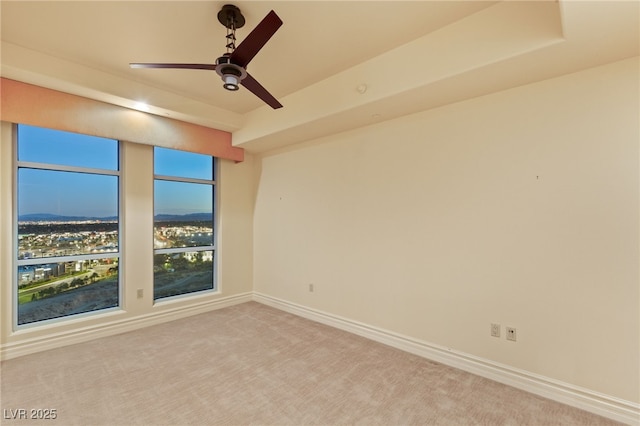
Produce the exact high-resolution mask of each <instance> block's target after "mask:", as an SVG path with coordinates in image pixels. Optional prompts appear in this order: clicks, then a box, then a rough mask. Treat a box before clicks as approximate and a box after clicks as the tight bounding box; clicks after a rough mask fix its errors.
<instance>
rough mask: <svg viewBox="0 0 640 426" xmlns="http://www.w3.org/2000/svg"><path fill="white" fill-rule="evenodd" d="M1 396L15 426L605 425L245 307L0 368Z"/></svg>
mask: <svg viewBox="0 0 640 426" xmlns="http://www.w3.org/2000/svg"><path fill="white" fill-rule="evenodd" d="M1 392H2V393H1V394H0V396H1V399H2V402H1V406H2V410H3V419H2V424H3V425H4V424H6V425H16V426H23V425H29V424H37V425H53V424H58V425H614V424H617V423H615V422H613V421H611V420H608V419H605V418H603V417H599V416H596V415H593V414H590V413H588V412H585V411H582V410H579V409H576V408H572V407H569V406H566V405H563V404H560V403H557V402H554V401H551V400H548V399H545V398H542V397H539V396H536V395H532V394H529V393H527V392H524V391H521V390H518V389H514V388H512V387H509V386H506V385H502V384H500V383H496V382H494V381H491V380H488V379H484V378H482V377H478V376H475V375H473V374H469V373H466V372H463V371H461V370H457V369H455V368H451V367H448V366H445V365H442V364H438V363H435V362H431V361H429V360H427V359H424V358H421V357H418V356H415V355H412V354H409V353H406V352H403V351H400V350H397V349H394V348H391V347H388V346H385V345H382V344H379V343H376V342H373V341H370V340H367V339H365V338H362V337H359V336H355V335H353V334H350V333H347V332H344V331H341V330H337V329H334V328H332V327H328V326H325V325H322V324H318V323H315V322H313V321H309V320H306V319H303V318H300V317H297V316H294V315H291V314H288V313H285V312H282V311H279V310H276V309H273V308H270V307H267V306H264V305H262V304H259V303H255V302H250V303H244V304H241V305H237V306H233V307H229V308H224V309H220V310H216V311H212V312H208V313H205V314H201V315H196V316H192V317H189V318H185V319H181V320H177V321H173V322H170V323H165V324H161V325H157V326H152V327H148V328H145V329H141V330H136V331H133V332H129V333H124V334H119V335H116V336H111V337H106V338H100V339H97V340H93V341H89V342H85V343H80V344H76V345H72V346H67V347H64V348H59V349H53V350H49V351H46V352H40V353H36V354H32V355H27V356H23V357H19V358H15V359H11V360H6V361H3V362H2V364H1ZM20 409H24V410H26V415H27V417H30V415H31V414H38V412H37V411H34V412H32V411H31V410H38V409H40V410H47V409H49V410H52V409H54V410H55V413H56V419H55V420H37V419H26V420H24V419H23V420H20V419H13V420H12V419H7V417H10V416H12V415H13V416H15V415H16V413H18V414H19V413H20V412H19V411H17V410H20ZM39 413H40V414H44V413H45V412H44V411H41V412H39Z"/></svg>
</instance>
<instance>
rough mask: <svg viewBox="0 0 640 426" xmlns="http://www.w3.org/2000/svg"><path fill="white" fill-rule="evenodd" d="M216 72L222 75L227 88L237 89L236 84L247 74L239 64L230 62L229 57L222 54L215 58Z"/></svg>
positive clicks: (224, 85)
mask: <svg viewBox="0 0 640 426" xmlns="http://www.w3.org/2000/svg"><path fill="white" fill-rule="evenodd" d="M216 73H218V75H219V76H220V77H222V81H223V82H224V84H223V85H222V86H223V87H224V88H225V89H227V90H232V91H235V90H238V89H239V87H238V84H240V82H241V81H242V80H243V79H244V78H245V77H246V76H247V71H246V70H245V69H244V68H242V67H241V66H239V65H236V64H233V63H231V58H230V57H229V56H228V55H224V56H221V57H219V58H218V59H216Z"/></svg>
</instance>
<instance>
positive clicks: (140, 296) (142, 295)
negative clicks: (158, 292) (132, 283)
mask: <svg viewBox="0 0 640 426" xmlns="http://www.w3.org/2000/svg"><path fill="white" fill-rule="evenodd" d="M136 294H137V296H138V299H142V298H143V297H144V290H143V289H141V288H139V289H138V291H137V293H136Z"/></svg>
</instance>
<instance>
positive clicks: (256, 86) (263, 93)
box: [240, 73, 282, 109]
mask: <svg viewBox="0 0 640 426" xmlns="http://www.w3.org/2000/svg"><path fill="white" fill-rule="evenodd" d="M240 84H242V85H243V86H244V87H246V88H247V90H249V91H250V92H251V93H253V94H254V95H256V96H257V97H259V98H260V99H262V100H263V101H264V102H265V103H266V104H267V105H269V106H270V107H271V108H273V109H278V108H282V104H281V103H280V102H278V100H277V99H276V98H274V97H273V95H272V94H271V93H269V92H268V91H267V89H265V88H264V87H262V85H261V84H260V83H258V81H257V80H256V79H255V78H253V77H251V75H250V74H248V73H247V76H246V77H245V78H243V79H242V81H241V82H240Z"/></svg>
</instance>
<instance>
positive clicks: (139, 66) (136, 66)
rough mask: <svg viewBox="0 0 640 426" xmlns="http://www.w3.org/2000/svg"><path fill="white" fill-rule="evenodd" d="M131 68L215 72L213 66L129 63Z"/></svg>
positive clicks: (214, 66)
mask: <svg viewBox="0 0 640 426" xmlns="http://www.w3.org/2000/svg"><path fill="white" fill-rule="evenodd" d="M129 66H130V67H131V68H175V69H189V70H211V71H215V70H216V65H215V64H157V63H135V62H134V63H131V64H129Z"/></svg>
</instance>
